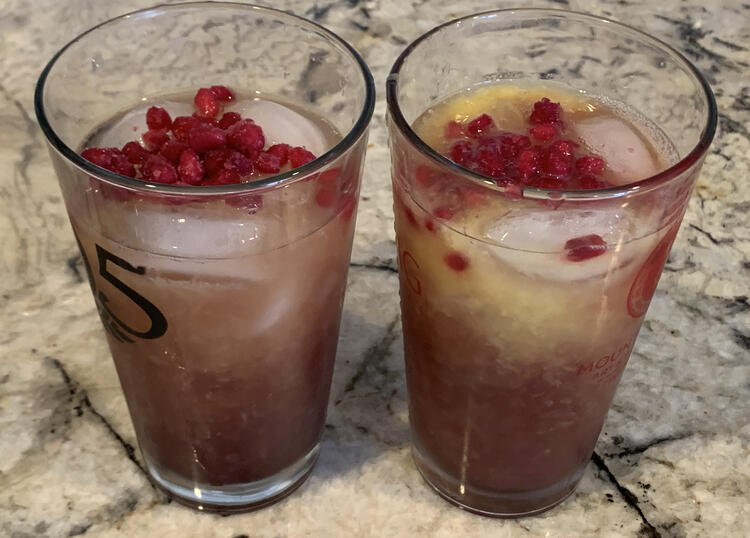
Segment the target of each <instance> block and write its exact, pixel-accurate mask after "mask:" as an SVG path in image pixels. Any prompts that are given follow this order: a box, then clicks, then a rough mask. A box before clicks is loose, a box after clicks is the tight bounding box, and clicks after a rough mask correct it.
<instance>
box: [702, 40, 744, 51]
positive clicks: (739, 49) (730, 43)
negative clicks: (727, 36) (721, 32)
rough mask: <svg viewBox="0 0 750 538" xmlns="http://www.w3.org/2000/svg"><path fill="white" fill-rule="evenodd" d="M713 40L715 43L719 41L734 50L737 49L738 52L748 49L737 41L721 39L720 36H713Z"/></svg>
mask: <svg viewBox="0 0 750 538" xmlns="http://www.w3.org/2000/svg"><path fill="white" fill-rule="evenodd" d="M711 40H712V41H713V42H714V43H718V44H719V45H724V46H725V47H726V48H728V49H732V50H734V51H737V52H740V51H744V50H747V49H746V48H745V47H742V46H740V45H738V44H737V43H732V42H731V41H725V40H723V39H720V38H718V37H713V38H711Z"/></svg>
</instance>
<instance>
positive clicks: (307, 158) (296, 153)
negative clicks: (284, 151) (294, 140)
mask: <svg viewBox="0 0 750 538" xmlns="http://www.w3.org/2000/svg"><path fill="white" fill-rule="evenodd" d="M314 160H315V155H313V153H312V152H311V151H308V150H306V149H305V148H303V147H301V146H297V147H294V148H292V149H290V150H289V164H291V165H292V168H299V167H300V166H303V165H305V164H307V163H309V162H312V161H314Z"/></svg>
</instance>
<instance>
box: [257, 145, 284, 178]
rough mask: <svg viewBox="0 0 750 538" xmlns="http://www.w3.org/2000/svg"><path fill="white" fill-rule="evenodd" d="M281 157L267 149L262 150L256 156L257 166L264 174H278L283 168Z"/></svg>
mask: <svg viewBox="0 0 750 538" xmlns="http://www.w3.org/2000/svg"><path fill="white" fill-rule="evenodd" d="M280 162H281V161H280V159H279V158H278V157H277V156H276V155H274V154H272V153H268V152H267V151H261V152H260V153H258V155H257V156H256V157H255V161H254V164H255V168H257V170H258V171H259V172H261V173H263V174H276V173H278V172H279V170H281V164H280Z"/></svg>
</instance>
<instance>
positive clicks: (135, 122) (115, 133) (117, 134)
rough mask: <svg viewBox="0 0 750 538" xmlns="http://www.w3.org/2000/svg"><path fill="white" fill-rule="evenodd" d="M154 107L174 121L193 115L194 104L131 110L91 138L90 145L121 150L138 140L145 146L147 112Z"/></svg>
mask: <svg viewBox="0 0 750 538" xmlns="http://www.w3.org/2000/svg"><path fill="white" fill-rule="evenodd" d="M152 106H160V107H162V108H164V109H166V111H167V112H169V115H170V116H171V117H172V119H175V118H176V117H177V116H190V115H191V114H192V113H193V105H192V103H178V102H176V101H164V102H161V103H146V104H144V105H143V106H139V107H136V108H134V109H132V110H130V111H129V112H128V113H127V114H125V115H124V116H122V117H121V118H120V119H119V120H117V121H116V122H114V123H112V124H111V125H109V126H107V128H106V129H102V130H101V131H100V132H98V133H97V134H96V135H95V136H93V137H92V138H91V140H90V141H89V142H88V145H89V146H93V147H99V148H121V147H122V146H124V145H125V144H127V143H128V142H130V141H132V140H137V141H138V142H140V143H141V144H143V140H142V139H141V136H142V135H143V133H145V132H146V131H148V125H146V111H147V110H148V109H149V108H150V107H152Z"/></svg>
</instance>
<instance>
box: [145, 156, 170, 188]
mask: <svg viewBox="0 0 750 538" xmlns="http://www.w3.org/2000/svg"><path fill="white" fill-rule="evenodd" d="M141 173H142V174H143V178H144V179H146V180H150V181H154V182H156V183H176V182H177V179H178V174H177V170H176V169H175V167H174V166H173V165H172V163H171V162H169V161H168V160H167V159H165V158H164V157H162V156H161V155H151V156H150V157H149V158H148V159H146V162H145V163H143V167H142V168H141Z"/></svg>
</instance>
